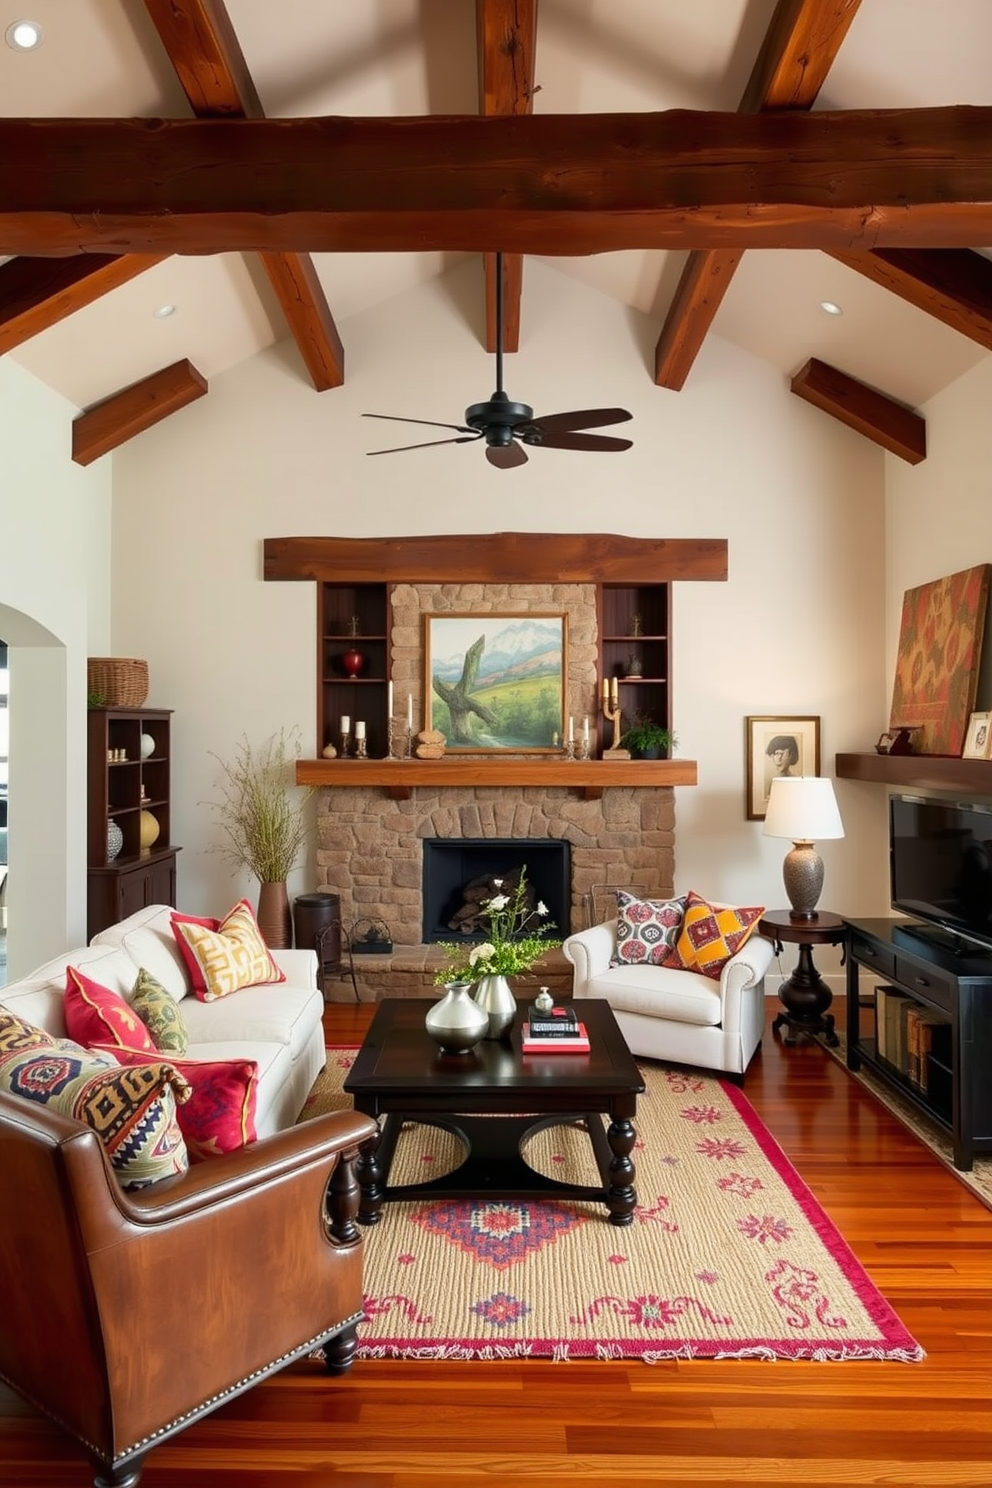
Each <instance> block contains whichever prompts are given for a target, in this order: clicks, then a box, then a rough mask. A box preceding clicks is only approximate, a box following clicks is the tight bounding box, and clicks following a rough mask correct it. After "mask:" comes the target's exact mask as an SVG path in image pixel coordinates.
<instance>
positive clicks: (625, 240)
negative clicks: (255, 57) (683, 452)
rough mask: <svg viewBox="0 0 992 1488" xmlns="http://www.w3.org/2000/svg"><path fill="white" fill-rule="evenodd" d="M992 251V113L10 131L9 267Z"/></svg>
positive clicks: (3, 141)
mask: <svg viewBox="0 0 992 1488" xmlns="http://www.w3.org/2000/svg"><path fill="white" fill-rule="evenodd" d="M988 242H992V108H987V107H981V108H973V107H967V106H956V107H950V108H936V109H887V110H871V111H856V112H850V113H826V112H822V113H820V112H817V113H807V114H791V113H784V114H781V113H769V114H755V115H741V114H723V113H694V112H689V111H685V110H675V111H672V112H669V113H654V114H652V113H647V114H602V115H601V114H577V115H555V114H551V115H548V114H532V115H529V116H527V117H525V118H494V119H483V118H478V117H477V116H475V115H467V116H450V117H445V116H436V117H426V118H424V117H418V118H412V119H408V118H402V119H392V118H391V119H365V118H362V119H336V118H335V119H264V120H262V119H231V120H214V119H194V120H185V119H184V120H179V121H172V122H162V121H156V120H147V119H73V120H64V119H56V120H47V119H46V120H30V119H6V120H2V121H0V253H3V252H12V253H22V252H23V253H43V254H61V253H76V252H81V251H91V252H100V253H119V252H122V251H132V252H156V251H158V252H164V251H172V252H180V253H193V254H196V253H218V252H226V251H237V250H245V249H249V250H275V251H284V250H287V249H289V250H292V251H297V250H321V251H327V252H335V251H340V252H344V251H351V252H380V251H381V252H385V251H430V250H432V249H451V250H456V251H458V250H460V251H462V252H469V253H472V252H489V251H495V250H496V249H497V248H502V250H503V251H504V252H524V253H542V254H548V255H550V256H562V255H579V256H581V255H584V254H588V253H604V252H615V251H617V250H618V249H621V248H662V247H664V248H673V247H680V248H714V247H719V248H740V247H756V248H757V247H765V248H772V247H774V248H845V247H847V248H852V247H857V248H868V247H871V248H875V247H895V246H902V247H962V246H963V247H972V246H981V245H983V244H985V243H988Z"/></svg>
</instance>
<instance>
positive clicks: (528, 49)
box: [475, 0, 537, 351]
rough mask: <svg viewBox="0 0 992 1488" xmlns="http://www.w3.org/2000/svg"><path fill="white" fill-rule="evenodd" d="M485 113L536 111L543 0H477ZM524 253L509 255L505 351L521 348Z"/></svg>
mask: <svg viewBox="0 0 992 1488" xmlns="http://www.w3.org/2000/svg"><path fill="white" fill-rule="evenodd" d="M475 13H476V28H477V32H478V50H479V112H480V114H482V115H484V116H485V117H486V118H494V117H496V116H498V115H507V114H510V115H516V116H520V115H524V114H529V113H531V112H532V111H533V104H534V68H535V62H536V57H537V0H476V6H475ZM484 263H485V275H486V350H487V351H495V350H496V255H495V253H487V254H486V255H485V258H484ZM523 277H524V274H523V257H522V256H521V254H519V253H507V254H505V255H504V257H503V350H504V351H517V350H518V349H519V347H520V296H521V293H522V290H523Z"/></svg>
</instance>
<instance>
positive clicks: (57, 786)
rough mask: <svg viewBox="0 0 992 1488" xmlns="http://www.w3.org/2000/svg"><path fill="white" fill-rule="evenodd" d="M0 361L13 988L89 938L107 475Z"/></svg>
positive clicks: (51, 409) (106, 597) (48, 400)
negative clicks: (92, 705)
mask: <svg viewBox="0 0 992 1488" xmlns="http://www.w3.org/2000/svg"><path fill="white" fill-rule="evenodd" d="M76 411H77V410H76V409H74V408H73V407H72V406H71V405H70V404H69V403H67V402H66V401H65V399H64V398H62V397H60V396H59V395H58V394H56V393H53V392H51V391H50V390H49V389H48V388H46V387H43V386H42V384H41V383H40V382H38V381H37V380H36V379H35V378H34V377H32V376H31V375H30V373H27V372H25V371H23V370H22V369H21V368H20V367H18V366H16V365H15V364H14V363H13V362H11V360H10V359H9V358H6V359H3V360H0V532H2V541H0V635H2V636H3V638H4V640H6V641H7V642H8V644H9V645H10V648H11V649H10V818H9V821H10V830H9V837H8V855H9V859H10V876H9V881H8V895H7V902H8V940H7V974H8V979H12V978H13V977H16V976H18V975H21V974H23V973H25V972H28V971H30V970H32V968H34V967H35V966H37V965H38V964H39V963H40V962H42V961H44V960H46V959H48V958H49V957H51V956H54V955H55V954H57V952H59V951H60V950H62V949H64V948H65V947H66V946H67V945H68V946H71V945H79V944H82V943H83V942H84V941H85V938H86V844H85V833H86V657H87V656H88V655H105V654H107V648H108V647H109V644H110V587H111V586H110V551H111V550H110V468H109V463H108V462H106V461H101V462H99V463H98V464H97V465H94V466H91V467H90V468H89V469H87V470H83V469H82V468H81V467H80V466H78V465H73V464H72V462H71V459H70V430H71V421H72V417H73V415H74V413H75V412H76Z"/></svg>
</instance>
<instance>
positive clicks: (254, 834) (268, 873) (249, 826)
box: [208, 729, 313, 884]
mask: <svg viewBox="0 0 992 1488" xmlns="http://www.w3.org/2000/svg"><path fill="white" fill-rule="evenodd" d="M299 754H300V733H299V730H298V729H292V730H290V732H289V734H287V733H286V731H285V729H280V730H279V732H278V734H273V735H272V736H271V738H269V740H268V741H267V742H266V743H265V744H262V745H258V746H253V745H252V744H250V743H249V741H248V738H247V735H242V738H241V742H240V743H239V744H238V747H237V749H236V750H235V753H234V758H233V759H232V760H223V759H221V758H220V756H219V755H216V754H215V755H214V759H216V760H217V762H218V764H219V765H220V767H221V769H222V770H223V772H224V780H223V782H222V784H221V799H220V800H219V801H211V802H209V803H208V804H209V805H210V806H212V807H213V809H214V810H215V811H216V812H217V817H218V820H219V822H220V826H221V829H222V830H223V832H224V837H225V840H224V842H223V843H221V844H219V845H218V846H217V848H216V851H217V852H221V853H223V855H224V856H225V857H226V858H227V859H228V860H229V861H230V862H231V863H234V864H235V865H236V866H237V867H238V868H247V869H248V870H249V871H250V872H251V873H253V874H254V875H255V877H256V878H257V879H258V881H259V883H263V884H264V883H285V881H286V879H287V878H288V877H289V875H290V873H291V872H292V870H293V868H294V867H295V866H296V861H297V859H298V858H299V856H300V853H301V852H302V850H303V847H304V844H305V842H306V837H307V818H306V806H307V803H308V801H309V800H310V797H311V796H312V795H313V788H312V787H311V788H306V789H302V788H301V787H299V786H297V785H296V784H295V783H294V779H293V763H294V761H295V760H296V759H297V758H298V757H299Z"/></svg>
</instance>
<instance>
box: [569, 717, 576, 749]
mask: <svg viewBox="0 0 992 1488" xmlns="http://www.w3.org/2000/svg"><path fill="white" fill-rule="evenodd" d="M568 742H569V744H574V742H575V726H574V724H573V722H572V715H571V713H569V715H568Z"/></svg>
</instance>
